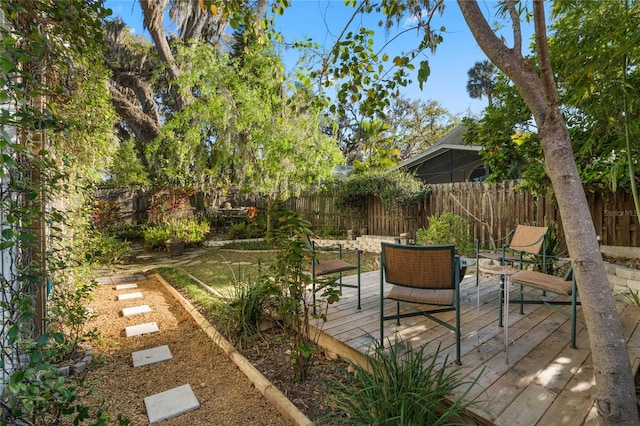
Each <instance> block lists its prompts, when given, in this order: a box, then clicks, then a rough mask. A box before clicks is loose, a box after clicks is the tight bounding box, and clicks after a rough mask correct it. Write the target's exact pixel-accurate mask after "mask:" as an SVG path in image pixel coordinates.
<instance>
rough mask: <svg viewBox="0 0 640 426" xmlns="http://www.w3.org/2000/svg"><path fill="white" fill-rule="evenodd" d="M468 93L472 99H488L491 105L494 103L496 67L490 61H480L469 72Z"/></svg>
mask: <svg viewBox="0 0 640 426" xmlns="http://www.w3.org/2000/svg"><path fill="white" fill-rule="evenodd" d="M467 75H468V76H469V79H468V80H467V93H469V96H470V97H471V98H472V99H482V97H483V96H486V97H487V102H488V103H489V105H491V104H492V101H493V86H494V79H495V75H496V67H495V66H494V65H493V64H492V63H491V61H489V60H484V61H478V62H476V63H475V64H474V65H473V67H472V68H471V69H470V70H469V71H468V72H467Z"/></svg>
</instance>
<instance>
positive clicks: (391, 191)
mask: <svg viewBox="0 0 640 426" xmlns="http://www.w3.org/2000/svg"><path fill="white" fill-rule="evenodd" d="M429 192H430V189H429V187H428V186H427V185H426V184H425V183H424V182H422V181H421V180H419V179H416V178H415V177H414V176H413V175H411V174H409V173H407V172H403V171H400V170H396V171H393V172H366V173H361V174H355V175H351V176H350V177H349V178H348V179H347V180H346V181H345V182H344V183H342V184H340V185H339V186H338V192H337V197H336V205H337V206H338V207H343V208H344V207H347V208H354V207H358V206H360V205H361V204H362V203H363V202H364V201H365V199H366V198H367V197H369V196H370V195H375V196H377V197H379V198H380V199H381V200H382V205H383V206H384V208H385V210H392V209H393V208H396V207H407V206H410V205H415V204H418V203H420V202H421V201H422V200H424V199H425V198H426V197H427V195H428V194H429Z"/></svg>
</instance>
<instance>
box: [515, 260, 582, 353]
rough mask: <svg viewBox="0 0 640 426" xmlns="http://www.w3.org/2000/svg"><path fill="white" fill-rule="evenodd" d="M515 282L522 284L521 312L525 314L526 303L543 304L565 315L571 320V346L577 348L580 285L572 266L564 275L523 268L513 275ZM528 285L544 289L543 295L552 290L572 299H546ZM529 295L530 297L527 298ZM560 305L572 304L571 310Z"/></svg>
mask: <svg viewBox="0 0 640 426" xmlns="http://www.w3.org/2000/svg"><path fill="white" fill-rule="evenodd" d="M511 282H512V283H513V284H519V285H520V299H519V300H518V301H517V302H519V303H520V314H524V305H526V304H543V305H545V306H546V307H548V308H551V309H553V310H554V311H556V312H558V313H560V314H562V315H564V316H565V317H567V318H569V319H570V320H571V347H572V348H574V349H575V348H576V347H577V346H576V310H577V309H576V308H577V305H580V301H578V287H577V285H576V278H575V274H574V273H573V268H572V267H570V268H569V269H568V271H567V272H566V274H565V275H564V277H559V276H555V275H550V274H545V273H543V272H538V271H531V270H522V271H520V272H518V273H516V274H514V275H512V276H511ZM526 287H531V288H534V289H537V290H542V292H543V295H546V292H551V293H554V294H556V295H562V296H567V297H569V299H570V300H546V299H542V298H541V297H540V296H539V295H538V294H535V293H532V292H530V291H526V290H525V288H526ZM525 296H527V297H528V298H529V299H528V300H525V299H524V297H525ZM559 305H565V306H566V305H571V311H570V312H567V311H565V310H563V309H560V308H558V307H557V306H559Z"/></svg>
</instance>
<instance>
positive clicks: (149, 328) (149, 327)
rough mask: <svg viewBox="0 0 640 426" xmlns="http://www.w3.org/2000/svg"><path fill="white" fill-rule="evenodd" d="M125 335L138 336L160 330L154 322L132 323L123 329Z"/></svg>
mask: <svg viewBox="0 0 640 426" xmlns="http://www.w3.org/2000/svg"><path fill="white" fill-rule="evenodd" d="M124 330H125V332H126V334H127V337H134V336H140V335H143V334H150V333H157V332H159V331H160V329H159V328H158V324H156V323H155V322H147V323H144V324H138V325H132V326H130V327H127V328H125V329H124Z"/></svg>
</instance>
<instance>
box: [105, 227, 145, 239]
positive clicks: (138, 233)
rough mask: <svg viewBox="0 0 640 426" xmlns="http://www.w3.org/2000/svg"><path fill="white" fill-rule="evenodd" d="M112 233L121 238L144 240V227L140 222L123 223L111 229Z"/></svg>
mask: <svg viewBox="0 0 640 426" xmlns="http://www.w3.org/2000/svg"><path fill="white" fill-rule="evenodd" d="M111 234H112V235H113V236H114V237H116V238H117V239H119V240H128V241H133V240H143V239H144V227H143V226H142V225H139V224H122V225H119V226H116V227H115V228H113V229H111Z"/></svg>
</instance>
